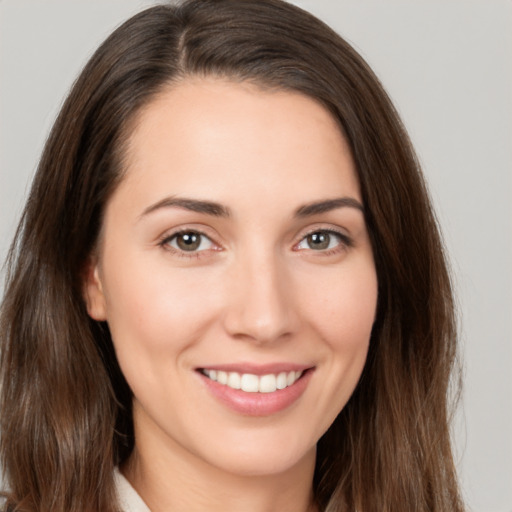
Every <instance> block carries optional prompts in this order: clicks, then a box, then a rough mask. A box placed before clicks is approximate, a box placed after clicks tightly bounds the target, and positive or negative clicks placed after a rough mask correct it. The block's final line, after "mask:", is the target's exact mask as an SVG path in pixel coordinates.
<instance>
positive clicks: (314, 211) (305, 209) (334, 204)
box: [140, 197, 364, 218]
mask: <svg viewBox="0 0 512 512" xmlns="http://www.w3.org/2000/svg"><path fill="white" fill-rule="evenodd" d="M161 208H182V209H184V210H189V211H192V212H196V213H204V214H206V215H211V216H213V217H230V216H231V211H230V209H229V208H228V207H227V206H224V205H222V204H220V203H215V202H213V201H204V200H200V199H189V198H182V197H166V198H164V199H162V200H161V201H158V202H157V203H154V204H152V205H151V206H148V207H147V208H146V209H145V210H144V211H143V212H142V214H141V216H140V217H141V218H142V217H145V216H146V215H148V214H150V213H152V212H154V211H156V210H159V209H161ZM338 208H355V209H356V210H359V211H361V212H363V213H364V208H363V205H362V204H361V203H360V202H359V201H358V200H357V199H354V198H353V197H338V198H335V199H325V200H323V201H315V202H312V203H308V204H305V205H302V206H300V207H299V208H297V209H296V210H295V214H294V217H296V218H303V217H311V216H313V215H319V214H321V213H326V212H330V211H332V210H336V209H338Z"/></svg>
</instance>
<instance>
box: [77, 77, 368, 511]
mask: <svg viewBox="0 0 512 512" xmlns="http://www.w3.org/2000/svg"><path fill="white" fill-rule="evenodd" d="M126 156H127V159H126V161H127V169H126V175H125V177H124V178H123V180H122V182H121V183H120V185H119V187H118V188H117V190H116V191H115V192H114V194H113V196H112V198H111V199H110V201H109V203H108V205H107V208H106V213H105V218H104V225H103V230H102V237H101V240H100V242H99V244H98V249H97V253H96V254H95V255H94V256H93V257H92V258H91V263H90V268H89V271H88V277H87V280H86V283H85V296H86V301H87V306H88V311H89V314H90V315H91V317H93V318H94V319H96V320H106V321H107V322H108V324H109V327H110V330H111V333H112V337H113V342H114V346H115V349H116V353H117V357H118V359H119V363H120V366H121V369H122V371H123V373H124V375H125V377H126V379H127V381H128V383H129V384H130V387H131V389H132V390H133V394H134V413H133V414H134V424H135V439H136V443H135V451H134V453H133V455H132V456H131V458H130V459H129V461H128V463H127V465H126V466H125V467H124V468H122V469H123V472H124V473H125V475H126V476H127V478H128V479H129V480H130V481H131V483H132V484H133V485H134V487H135V488H136V490H137V491H138V492H139V493H140V495H141V496H142V498H143V499H144V500H145V501H146V503H147V504H148V506H149V507H150V508H151V510H152V511H153V512H159V511H165V510H173V511H177V512H179V511H187V512H190V511H196V510H197V511H199V510H208V511H216V510H222V511H223V512H226V511H231V510H233V511H235V510H236V511H239V510H244V511H247V512H258V511H265V512H271V511H274V510H275V511H280V512H282V511H293V512H297V511H306V510H314V505H313V503H312V478H313V471H314V464H315V452H316V450H315V446H316V443H317V441H318V439H319V438H320V437H321V436H322V435H323V433H324V432H325V431H326V430H327V428H328V427H329V425H330V424H331V423H332V422H333V420H334V419H335V417H336V415H337V414H338V413H339V412H340V411H341V409H342V408H343V407H344V405H345V404H346V402H347V400H348V399H349V398H350V395H351V394H352V392H353V390H354V388H355V386H356V384H357V382H358V379H359V377H360V375H361V372H362V369H363V366H364V363H365V360H366V355H367V350H368V344H369V339H370V333H371V329H372V325H373V321H374V316H375V309H376V302H377V278H376V272H375V265H374V261H373V255H372V250H371V245H370V241H369V237H368V233H367V230H366V226H365V221H364V214H363V212H362V210H361V209H360V208H359V207H357V203H359V204H361V203H362V200H361V194H360V189H359V183H358V179H357V175H356V171H355V166H354V162H353V160H352V157H351V154H350V150H349V148H348V145H347V143H346V141H345V140H344V138H343V136H342V134H341V131H340V129H339V127H338V125H337V124H336V122H335V120H334V119H333V118H332V117H331V115H330V114H329V113H328V112H327V111H326V110H325V109H324V108H323V107H322V106H320V105H319V104H318V103H316V102H315V101H313V100H312V99H310V98H308V97H305V96H303V95H301V94H298V93H294V92H283V91H280V92H279V91H278V92H276V91H262V90H261V89H259V88H257V87H256V86H254V85H250V84H245V83H242V84H240V83H230V82H227V81H222V80H217V79H197V80H188V81H185V82H182V83H180V84H178V85H174V86H172V87H170V88H169V89H168V90H166V91H164V92H163V93H161V94H160V95H159V96H158V97H157V98H156V99H154V100H153V101H152V102H151V103H150V104H149V105H148V106H147V107H146V108H145V109H144V110H143V111H142V112H141V114H140V115H139V117H138V119H137V122H136V126H135V129H134V131H133V133H132V134H131V137H130V141H129V149H128V153H127V155H126ZM183 198H188V199H194V200H201V201H209V202H215V203H217V204H219V205H221V206H222V208H223V209H224V210H226V211H224V212H223V213H229V215H212V214H211V213H212V212H197V211H191V210H190V209H188V208H187V207H184V205H183V204H181V205H179V204H178V205H176V204H174V205H172V204H170V203H171V202H172V200H176V199H183ZM338 198H344V199H345V203H347V201H346V199H347V198H348V199H349V201H348V205H347V204H339V202H338V203H336V204H335V205H334V206H336V205H337V207H334V206H333V205H332V204H331V207H330V208H327V210H328V211H322V212H316V213H315V212H311V211H310V212H305V211H304V208H302V213H303V215H300V214H297V211H298V210H300V208H301V207H303V206H304V205H307V204H311V203H316V202H325V201H326V200H331V199H338ZM185 206H186V205H185ZM324 209H325V208H324ZM216 213H219V212H216ZM306 213H307V214H306ZM177 230H178V231H179V230H187V231H189V232H190V231H193V232H196V233H203V234H204V238H202V237H201V238H200V240H201V245H200V246H199V247H198V248H197V250H194V251H188V252H187V251H184V250H181V249H180V245H179V244H178V242H180V243H182V242H183V237H179V236H178V237H177V236H176V235H175V233H176V231H177ZM312 232H315V233H317V234H319V235H321V236H324V238H325V236H326V235H327V236H328V237H330V242H329V244H328V246H327V248H323V246H321V244H320V245H318V244H316V245H315V244H314V243H312V242H311V238H308V237H307V236H308V234H310V233H312ZM329 232H330V233H329ZM182 245H183V244H182ZM275 362H279V363H281V362H286V363H292V364H300V365H306V366H307V367H308V368H310V369H311V370H310V372H309V381H308V383H307V386H306V388H305V390H304V392H303V393H302V395H301V396H300V397H299V398H298V399H297V400H296V401H295V402H294V403H293V404H292V405H291V406H289V407H286V408H285V409H284V410H280V411H278V412H276V413H273V414H267V415H256V416H254V415H247V414H241V413H239V412H237V411H234V410H232V409H230V408H229V407H228V406H226V405H225V404H224V403H222V402H221V401H219V400H218V399H217V398H216V397H215V396H213V394H212V393H211V392H210V391H209V389H208V386H206V385H205V378H204V377H203V376H202V375H201V374H200V373H199V372H198V371H197V370H198V368H205V367H210V366H213V365H223V364H228V363H230V364H231V363H241V364H246V363H247V364H249V363H250V364H256V365H259V364H270V363H275Z"/></svg>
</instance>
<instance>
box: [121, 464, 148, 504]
mask: <svg viewBox="0 0 512 512" xmlns="http://www.w3.org/2000/svg"><path fill="white" fill-rule="evenodd" d="M114 480H115V483H116V489H117V496H118V498H119V505H120V506H121V510H122V512H151V511H150V510H149V507H148V506H147V505H146V504H145V503H144V501H143V500H142V498H141V497H140V496H139V495H138V493H137V491H136V490H135V489H134V488H133V487H132V485H131V484H130V482H128V480H127V479H126V478H125V477H124V476H123V475H122V474H121V472H120V471H119V469H118V468H116V469H115V470H114Z"/></svg>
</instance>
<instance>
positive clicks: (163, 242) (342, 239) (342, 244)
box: [158, 228, 353, 258]
mask: <svg viewBox="0 0 512 512" xmlns="http://www.w3.org/2000/svg"><path fill="white" fill-rule="evenodd" d="M317 233H323V234H327V235H329V236H332V235H334V236H335V237H336V238H338V239H339V243H338V244H336V246H335V247H333V248H331V249H327V250H318V251H316V250H314V249H311V248H309V250H310V251H311V252H315V253H318V254H319V255H321V256H330V255H332V254H336V253H338V252H340V251H343V250H346V249H348V248H350V247H352V246H353V241H352V239H351V238H350V237H348V236H347V235H346V234H345V233H342V232H341V231H337V230H335V229H325V228H316V229H312V230H310V231H309V232H307V233H305V234H304V235H303V236H302V238H301V239H300V240H299V242H298V243H296V244H295V245H294V246H293V247H294V250H296V251H300V250H302V249H297V247H298V246H299V245H300V244H301V243H303V242H304V241H306V240H307V238H308V237H309V236H311V235H314V234H317ZM186 234H194V235H196V236H199V237H201V238H203V239H207V240H209V242H210V243H211V244H212V246H213V247H216V248H214V249H210V248H208V249H203V250H200V251H196V250H194V251H185V250H180V249H179V248H176V247H172V246H171V245H170V244H171V242H172V241H173V240H175V239H176V238H177V237H179V236H180V235H186ZM201 243H202V242H201ZM158 245H159V246H160V247H162V248H163V249H164V250H166V251H170V252H172V253H173V254H175V255H177V256H178V257H181V258H200V257H202V256H204V255H203V253H205V252H208V251H209V250H217V251H218V250H219V248H218V247H219V246H218V245H217V244H216V243H215V242H214V241H213V240H212V239H211V238H210V237H209V236H208V235H206V234H205V233H203V232H202V231H199V230H197V229H186V228H185V229H180V230H179V231H175V232H173V233H171V234H165V235H164V236H163V237H162V238H161V239H160V240H159V242H158Z"/></svg>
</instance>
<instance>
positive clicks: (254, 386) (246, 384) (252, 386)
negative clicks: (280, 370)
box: [240, 373, 259, 393]
mask: <svg viewBox="0 0 512 512" xmlns="http://www.w3.org/2000/svg"><path fill="white" fill-rule="evenodd" d="M240 389H241V390H242V391H247V392H248V393H257V392H258V391H259V379H258V376H257V375H253V374H252V373H244V374H243V375H242V381H241V383H240Z"/></svg>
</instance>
